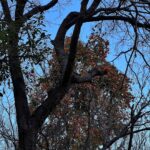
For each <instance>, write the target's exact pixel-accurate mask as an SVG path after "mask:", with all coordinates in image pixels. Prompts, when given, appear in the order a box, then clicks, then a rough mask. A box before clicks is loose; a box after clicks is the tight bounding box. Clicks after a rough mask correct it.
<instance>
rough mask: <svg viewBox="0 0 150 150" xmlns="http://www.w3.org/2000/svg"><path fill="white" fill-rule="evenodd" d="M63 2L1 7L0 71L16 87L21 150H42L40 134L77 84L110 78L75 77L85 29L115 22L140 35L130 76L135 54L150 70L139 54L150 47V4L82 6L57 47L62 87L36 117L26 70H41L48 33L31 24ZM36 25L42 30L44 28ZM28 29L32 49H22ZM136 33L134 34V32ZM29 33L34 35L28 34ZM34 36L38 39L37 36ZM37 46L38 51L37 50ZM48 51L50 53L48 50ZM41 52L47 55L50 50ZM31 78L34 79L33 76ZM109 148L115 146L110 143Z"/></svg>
mask: <svg viewBox="0 0 150 150" xmlns="http://www.w3.org/2000/svg"><path fill="white" fill-rule="evenodd" d="M58 2H59V1H58V0H52V1H50V2H49V3H47V4H46V5H44V6H42V5H40V4H35V3H33V2H30V1H27V0H16V1H11V2H9V3H8V1H6V0H1V1H0V4H1V7H2V14H1V31H2V32H1V34H0V37H1V43H2V44H1V53H0V54H1V57H2V59H1V60H0V62H2V63H1V66H0V67H1V68H2V69H1V72H2V79H1V80H0V81H1V82H3V81H9V79H10V78H11V82H12V85H13V92H14V99H15V108H16V116H17V124H18V135H19V149H24V150H29V149H30V150H32V149H33V150H35V149H36V140H37V133H38V132H39V130H40V129H41V127H42V125H43V123H44V122H45V120H46V118H47V117H48V116H49V115H50V114H51V113H52V112H53V111H54V110H55V109H56V106H57V105H58V104H60V102H61V100H62V99H63V97H64V96H65V95H66V93H68V91H69V89H70V87H71V85H72V84H73V83H84V82H89V81H91V80H92V78H93V77H95V76H103V75H104V74H105V73H106V71H105V70H103V69H100V70H98V69H97V68H93V69H92V70H91V71H87V73H86V74H85V75H84V76H80V75H77V74H76V73H75V72H74V68H75V58H76V56H77V43H78V39H79V34H80V31H81V27H82V25H83V24H84V23H86V22H95V21H101V23H103V22H105V21H109V22H112V23H113V27H118V28H119V29H120V30H121V31H125V32H126V33H127V34H129V35H130V33H132V34H133V33H134V36H133V37H134V39H133V46H132V47H131V48H130V49H129V50H128V51H126V52H123V53H128V52H130V53H131V55H130V57H129V59H128V58H127V59H128V63H127V69H126V72H125V75H126V73H127V71H128V68H130V62H131V60H132V58H133V56H135V54H139V55H140V56H141V57H142V60H144V63H145V64H146V66H147V67H149V64H148V62H147V59H146V56H145V55H144V53H143V51H142V52H141V51H140V50H139V49H138V47H139V46H140V47H145V45H146V44H148V42H147V41H148V38H149V30H150V24H149V22H148V18H149V2H148V1H147V0H145V1H143V2H141V1H138V0H137V1H130V0H126V1H117V2H116V1H113V0H112V1H109V2H107V1H105V0H94V1H89V0H82V1H81V8H80V11H79V12H71V13H69V14H68V15H67V17H66V18H65V19H64V20H63V22H62V23H61V25H60V27H59V29H58V32H57V34H56V37H55V39H54V40H52V41H51V42H52V44H53V46H54V49H55V52H56V57H55V58H56V59H57V60H58V62H59V65H60V71H61V72H60V76H59V78H58V82H57V83H56V86H55V87H52V88H50V89H48V91H47V96H46V97H45V99H44V100H43V101H42V102H41V104H40V105H38V106H37V107H36V109H35V110H33V111H32V112H31V110H30V107H29V101H28V95H27V91H26V89H29V88H28V86H27V85H26V84H25V77H24V75H25V72H24V68H23V67H24V64H25V63H27V62H29V63H30V64H33V63H34V64H35V63H36V64H40V62H41V61H42V60H43V58H40V56H41V55H40V54H41V53H40V52H41V51H40V48H41V47H40V46H38V42H40V41H41V40H42V39H43V38H46V37H47V36H45V34H44V33H43V34H42V33H41V32H40V33H39V30H35V31H34V29H32V28H30V22H32V21H34V17H36V16H37V15H41V14H42V13H44V12H45V11H47V10H49V9H51V8H52V7H54V6H55V5H56V4H57V3H58ZM89 2H91V3H89ZM11 4H13V5H15V8H14V10H13V11H14V13H11ZM88 4H89V5H88ZM120 22H123V23H124V25H123V28H120V26H119V24H118V23H120ZM36 23H37V24H38V23H39V22H36ZM100 25H101V24H100ZM72 26H74V29H73V34H72V36H71V42H70V46H69V51H68V53H66V52H65V49H64V41H65V36H66V33H67V31H68V30H69V29H70V28H71V27H72ZM24 27H25V28H26V30H25V32H26V33H25V34H26V35H27V37H28V39H27V43H24V44H23V43H21V39H20V35H22V34H24V33H22V32H24ZM131 30H133V32H132V31H131ZM28 31H30V32H29V33H28ZM33 31H34V32H35V33H33ZM30 33H32V35H35V34H38V33H39V34H40V38H41V39H37V38H38V37H36V36H30ZM33 39H34V40H33ZM35 41H36V42H35ZM39 44H40V43H39ZM37 46H38V50H36V48H37ZM146 46H147V45H146ZM46 47H47V48H48V46H47V45H46ZM47 48H46V50H47V51H46V53H47V52H48V53H50V49H47ZM41 49H44V50H45V48H41ZM34 54H35V55H34ZM38 54H39V55H38ZM121 54H122V53H120V55H121ZM120 55H119V56H120ZM30 56H31V57H30ZM33 56H34V57H33ZM35 56H38V57H35ZM42 56H45V55H42ZM34 58H36V59H34ZM41 59H42V60H41ZM28 69H30V68H28ZM3 72H4V73H3ZM108 72H109V71H108ZM31 73H33V71H32V70H31ZM3 75H4V76H3ZM123 81H124V80H123ZM9 82H10V81H9ZM123 83H124V82H123ZM133 118H134V117H133ZM107 144H108V145H109V143H107Z"/></svg>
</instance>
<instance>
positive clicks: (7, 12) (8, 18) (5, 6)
mask: <svg viewBox="0 0 150 150" xmlns="http://www.w3.org/2000/svg"><path fill="white" fill-rule="evenodd" d="M0 2H1V4H2V8H3V12H4V15H5V20H6V21H7V22H10V21H12V19H11V15H10V10H9V7H8V3H7V1H6V0H0Z"/></svg>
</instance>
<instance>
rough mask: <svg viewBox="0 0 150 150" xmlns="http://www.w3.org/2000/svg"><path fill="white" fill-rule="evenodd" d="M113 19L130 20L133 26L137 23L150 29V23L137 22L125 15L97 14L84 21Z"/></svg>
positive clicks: (140, 26) (138, 25)
mask: <svg viewBox="0 0 150 150" xmlns="http://www.w3.org/2000/svg"><path fill="white" fill-rule="evenodd" d="M106 20H108V21H112V20H114V21H115V20H116V21H124V22H128V23H129V24H131V25H132V26H135V25H137V27H139V28H145V29H150V24H149V23H141V22H139V21H137V22H135V20H134V18H130V17H124V16H116V15H115V16H101V15H100V16H97V17H88V18H85V19H84V20H83V21H84V22H92V21H106Z"/></svg>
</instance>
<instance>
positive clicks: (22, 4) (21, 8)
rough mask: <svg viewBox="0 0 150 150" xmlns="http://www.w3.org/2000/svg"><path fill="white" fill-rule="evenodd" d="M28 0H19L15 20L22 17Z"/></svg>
mask: <svg viewBox="0 0 150 150" xmlns="http://www.w3.org/2000/svg"><path fill="white" fill-rule="evenodd" d="M26 2H27V0H17V3H16V11H15V20H18V19H20V20H21V19H22V17H23V12H24V8H25V4H26Z"/></svg>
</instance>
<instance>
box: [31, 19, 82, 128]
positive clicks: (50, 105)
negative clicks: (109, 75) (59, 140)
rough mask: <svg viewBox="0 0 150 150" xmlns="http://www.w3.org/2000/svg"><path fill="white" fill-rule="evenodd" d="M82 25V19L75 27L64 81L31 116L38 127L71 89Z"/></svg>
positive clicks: (50, 92) (51, 91)
mask: <svg viewBox="0 0 150 150" xmlns="http://www.w3.org/2000/svg"><path fill="white" fill-rule="evenodd" d="M81 26H82V21H81V20H80V21H79V22H78V23H77V24H76V26H75V28H74V32H73V35H72V39H71V44H70V55H69V59H68V64H67V67H66V71H65V74H64V77H63V80H62V82H61V83H60V85H59V86H58V87H56V88H54V89H52V90H50V91H49V92H48V98H47V99H46V100H45V101H44V102H43V103H42V104H41V105H40V106H39V107H38V108H37V109H36V110H35V112H34V113H33V115H32V117H31V120H32V121H33V124H34V126H35V128H37V129H38V128H40V126H41V125H42V124H43V122H44V121H45V119H46V118H47V116H48V115H49V114H50V113H51V112H52V111H53V110H54V109H55V107H56V106H57V105H58V104H59V103H60V101H61V100H62V98H63V97H64V96H65V94H66V93H67V91H68V89H69V82H70V79H71V75H72V71H73V68H74V60H75V56H76V50H77V43H78V38H79V34H80V29H81Z"/></svg>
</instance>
